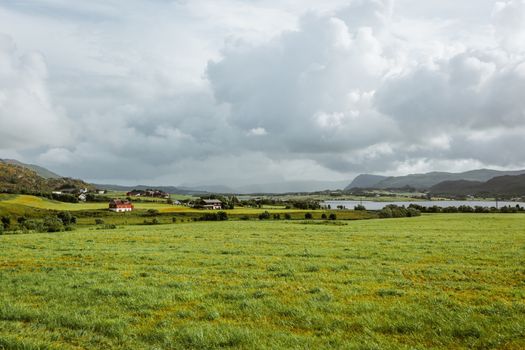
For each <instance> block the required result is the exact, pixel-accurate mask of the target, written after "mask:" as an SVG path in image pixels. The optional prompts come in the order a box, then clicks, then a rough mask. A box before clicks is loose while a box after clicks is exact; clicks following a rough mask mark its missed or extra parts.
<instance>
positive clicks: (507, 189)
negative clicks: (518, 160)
mask: <svg viewBox="0 0 525 350" xmlns="http://www.w3.org/2000/svg"><path fill="white" fill-rule="evenodd" d="M429 192H430V193H431V194H433V195H473V196H487V195H490V196H525V174H522V175H506V176H498V177H494V178H492V179H490V180H488V181H485V182H481V181H468V180H457V181H444V182H441V183H439V184H437V185H434V186H432V187H431V188H430V190H429Z"/></svg>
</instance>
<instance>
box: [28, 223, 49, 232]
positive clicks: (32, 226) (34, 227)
mask: <svg viewBox="0 0 525 350" xmlns="http://www.w3.org/2000/svg"><path fill="white" fill-rule="evenodd" d="M23 227H24V228H25V229H26V230H30V231H36V232H46V228H45V226H44V223H43V222H42V221H40V220H26V221H25V222H24V225H23Z"/></svg>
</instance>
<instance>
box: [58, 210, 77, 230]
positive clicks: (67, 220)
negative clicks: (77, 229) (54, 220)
mask: <svg viewBox="0 0 525 350" xmlns="http://www.w3.org/2000/svg"><path fill="white" fill-rule="evenodd" d="M57 217H58V218H59V219H60V220H61V221H62V224H63V225H64V226H68V225H73V224H76V223H77V218H76V217H74V216H73V215H71V213H70V212H68V211H61V212H60V213H58V215H57Z"/></svg>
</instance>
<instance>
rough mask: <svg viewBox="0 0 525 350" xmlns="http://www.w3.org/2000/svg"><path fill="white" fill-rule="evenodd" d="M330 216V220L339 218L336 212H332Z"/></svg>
mask: <svg viewBox="0 0 525 350" xmlns="http://www.w3.org/2000/svg"><path fill="white" fill-rule="evenodd" d="M329 218H330V220H337V215H335V214H334V213H331V214H330V216H329Z"/></svg>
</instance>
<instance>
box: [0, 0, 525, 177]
mask: <svg viewBox="0 0 525 350" xmlns="http://www.w3.org/2000/svg"><path fill="white" fill-rule="evenodd" d="M0 158H16V159H19V160H22V161H26V162H32V163H37V164H40V165H43V166H46V167H49V168H50V169H52V170H55V171H57V172H59V173H60V174H63V175H67V176H74V177H80V178H83V179H87V180H90V181H96V182H111V183H122V184H135V183H147V184H167V185H168V184H169V185H180V184H225V185H242V184H249V183H265V182H277V181H281V180H315V179H319V180H336V181H339V180H346V179H349V180H350V179H351V178H352V177H354V176H355V175H356V174H358V173H363V172H367V173H378V174H405V173H413V172H425V171H432V170H444V171H461V170H469V169H474V168H479V167H492V168H525V0H504V1H493V0H461V1H457V0H425V1H421V0H346V1H343V0H329V1H318V0H279V1H276V0H142V1H141V0H91V1H70V0H17V1H12V0H0Z"/></svg>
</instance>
